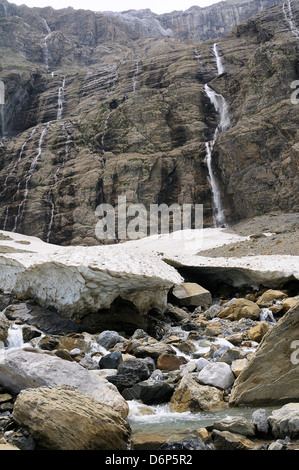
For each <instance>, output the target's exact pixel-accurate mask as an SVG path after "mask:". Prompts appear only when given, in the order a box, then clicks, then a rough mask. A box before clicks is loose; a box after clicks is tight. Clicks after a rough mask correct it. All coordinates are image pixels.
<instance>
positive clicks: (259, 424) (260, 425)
mask: <svg viewBox="0 0 299 470" xmlns="http://www.w3.org/2000/svg"><path fill="white" fill-rule="evenodd" d="M251 419H252V422H253V424H254V426H255V428H256V433H257V434H261V435H267V434H268V432H269V423H268V419H267V412H266V410H264V409H262V408H260V409H259V410H255V411H254V412H253V413H252V418H251Z"/></svg>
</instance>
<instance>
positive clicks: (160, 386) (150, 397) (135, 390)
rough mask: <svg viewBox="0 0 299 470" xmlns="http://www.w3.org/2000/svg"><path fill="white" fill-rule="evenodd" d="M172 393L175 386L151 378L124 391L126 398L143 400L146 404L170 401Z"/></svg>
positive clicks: (123, 394)
mask: <svg viewBox="0 0 299 470" xmlns="http://www.w3.org/2000/svg"><path fill="white" fill-rule="evenodd" d="M172 394H173V387H172V386H171V385H170V384H169V383H167V382H163V381H159V382H156V381H154V380H150V379H149V380H144V381H143V382H139V383H137V384H135V385H133V387H131V388H126V389H124V390H123V392H122V396H123V397H124V398H125V399H126V400H141V401H142V403H144V404H145V405H160V404H162V403H168V402H169V400H170V398H171V396H172Z"/></svg>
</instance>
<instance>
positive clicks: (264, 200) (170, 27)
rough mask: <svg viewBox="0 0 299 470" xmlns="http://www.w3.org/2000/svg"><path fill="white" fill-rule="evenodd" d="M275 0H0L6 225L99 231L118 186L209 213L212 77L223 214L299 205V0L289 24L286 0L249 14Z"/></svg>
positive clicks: (67, 237)
mask: <svg viewBox="0 0 299 470" xmlns="http://www.w3.org/2000/svg"><path fill="white" fill-rule="evenodd" d="M276 3H277V2H276V1H273V0H272V1H270V0H269V1H263V2H259V1H257V2H246V1H243V2H242V1H239V2H235V1H227V2H221V3H220V4H217V5H214V6H213V7H209V8H204V9H200V8H197V7H194V8H192V9H189V10H187V12H184V13H183V12H174V13H171V14H167V15H155V14H153V13H151V12H150V11H149V10H145V11H143V10H142V11H140V12H136V11H130V12H125V13H121V14H112V13H111V14H108V13H105V14H103V13H95V12H89V11H85V10H78V11H75V10H73V9H72V8H68V9H64V10H53V9H52V8H44V9H38V8H33V9H30V8H28V7H26V6H21V7H17V6H15V5H12V4H9V3H7V2H6V0H1V2H0V44H1V46H0V78H1V79H2V80H3V82H4V84H5V87H6V89H5V98H6V101H5V105H4V106H2V107H1V108H2V109H1V133H2V146H1V147H0V188H1V190H0V228H1V229H4V230H9V231H17V232H22V233H25V234H27V235H34V236H38V237H40V238H42V239H43V240H45V241H50V242H52V243H56V244H70V243H71V244H84V245H90V244H94V243H95V242H97V240H96V237H95V225H96V223H97V221H98V217H97V216H96V215H95V209H96V207H97V206H98V205H99V204H101V203H103V202H106V203H109V204H112V205H115V204H116V203H117V197H118V196H121V195H125V196H126V198H127V203H128V204H130V203H135V202H139V203H142V204H144V205H145V206H146V207H148V206H149V204H152V203H156V204H160V203H166V204H172V203H178V204H183V203H198V204H203V206H204V222H205V225H207V226H208V225H212V224H213V217H212V216H213V197H212V196H213V194H212V190H211V185H210V178H209V176H210V175H209V169H208V165H207V148H206V143H207V142H208V141H211V140H213V137H214V132H215V129H216V127H217V125H218V123H219V120H218V119H219V115H218V113H217V112H216V110H215V108H214V106H213V105H212V103H211V101H210V99H209V97H208V95H207V93H206V92H205V88H204V86H205V84H206V83H209V86H210V87H211V89H212V90H214V91H215V92H217V93H218V94H221V95H222V96H223V97H224V98H225V100H226V102H227V104H228V111H229V116H230V126H229V128H228V129H227V130H226V131H225V132H222V133H221V134H220V135H219V136H218V138H217V140H216V142H215V145H214V147H213V151H212V162H213V170H214V174H215V175H216V179H217V181H218V185H219V189H220V192H221V199H222V201H223V205H224V207H225V211H226V219H227V221H228V222H232V221H236V220H239V219H242V218H245V217H249V216H253V215H257V214H260V213H265V212H268V211H271V210H274V209H275V210H282V211H293V210H294V211H298V209H299V208H298V198H297V196H296V195H297V194H298V176H296V174H297V175H298V144H297V142H298V130H297V127H298V126H297V119H296V118H297V111H298V110H297V105H296V104H292V102H291V93H292V92H293V91H294V90H292V88H291V84H292V82H293V81H294V80H296V79H297V78H298V69H297V67H298V65H297V64H298V37H297V36H296V31H297V29H296V27H298V28H299V9H298V4H295V2H294V1H292V2H291V3H290V5H291V8H292V14H293V16H292V18H291V20H292V22H293V23H290V16H289V10H288V6H289V4H288V2H287V1H286V2H284V3H283V4H282V3H279V4H278V5H276V6H275V5H274V6H273V7H271V8H269V9H268V10H263V11H260V12H259V13H257V14H256V15H255V16H253V17H251V15H252V14H254V13H256V12H257V11H259V10H261V9H262V8H267V7H269V6H271V5H273V4H276ZM249 17H250V18H249ZM246 18H249V19H248V20H246V21H245V22H243V23H240V21H242V20H244V19H246ZM191 20H192V21H191ZM201 25H204V26H203V27H202V26H201ZM292 25H293V27H291V26H292ZM231 28H233V30H232V31H231V32H229V31H230V30H231ZM226 33H227V34H226ZM224 34H226V36H224V37H222V38H218V39H217V44H218V46H217V47H218V52H219V55H220V57H221V61H222V64H223V65H224V73H221V74H219V69H217V63H216V57H215V53H214V49H213V45H214V43H215V42H216V40H215V39H213V38H215V37H217V36H223V35H224ZM202 41H204V42H202Z"/></svg>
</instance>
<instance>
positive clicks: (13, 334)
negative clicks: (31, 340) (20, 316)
mask: <svg viewBox="0 0 299 470" xmlns="http://www.w3.org/2000/svg"><path fill="white" fill-rule="evenodd" d="M6 342H7V349H11V348H22V347H23V345H24V340H23V332H22V327H21V326H19V325H15V324H12V325H11V326H10V327H9V329H8V335H7V340H6Z"/></svg>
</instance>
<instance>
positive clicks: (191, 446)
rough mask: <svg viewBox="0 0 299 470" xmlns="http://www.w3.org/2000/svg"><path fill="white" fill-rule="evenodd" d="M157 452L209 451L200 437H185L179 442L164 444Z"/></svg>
mask: <svg viewBox="0 0 299 470" xmlns="http://www.w3.org/2000/svg"><path fill="white" fill-rule="evenodd" d="M159 450H164V451H165V450H209V447H208V446H207V445H206V444H205V443H204V441H203V440H202V439H201V438H200V437H186V438H185V439H182V440H181V441H174V442H165V444H163V445H162V446H161V447H159Z"/></svg>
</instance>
